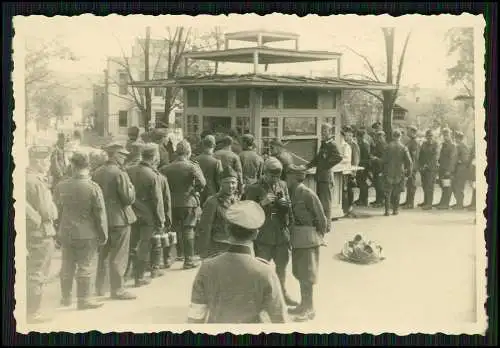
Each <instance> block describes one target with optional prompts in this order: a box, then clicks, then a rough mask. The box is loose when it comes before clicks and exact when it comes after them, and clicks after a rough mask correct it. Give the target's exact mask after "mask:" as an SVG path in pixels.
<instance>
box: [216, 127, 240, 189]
mask: <svg viewBox="0 0 500 348" xmlns="http://www.w3.org/2000/svg"><path fill="white" fill-rule="evenodd" d="M232 145H233V138H231V137H230V136H229V135H226V136H225V137H224V138H222V140H221V146H222V148H221V149H220V150H217V151H215V153H214V156H215V158H217V159H218V160H220V161H221V163H222V167H227V166H229V167H231V168H233V170H234V171H235V172H236V173H238V191H239V192H240V193H241V192H242V188H243V168H242V167H241V160H240V157H239V156H238V155H237V154H235V153H234V152H233V150H232V149H231V146H232Z"/></svg>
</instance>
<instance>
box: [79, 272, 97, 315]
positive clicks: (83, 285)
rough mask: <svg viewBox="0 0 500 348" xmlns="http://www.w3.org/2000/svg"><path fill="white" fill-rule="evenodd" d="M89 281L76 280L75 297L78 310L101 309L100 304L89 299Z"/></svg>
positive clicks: (83, 279) (85, 279) (84, 279)
mask: <svg viewBox="0 0 500 348" xmlns="http://www.w3.org/2000/svg"><path fill="white" fill-rule="evenodd" d="M90 286H91V279H90V278H86V277H85V278H84V277H80V278H77V279H76V295H77V298H78V309H79V310H86V309H96V308H100V307H102V305H103V304H102V303H96V302H93V301H92V300H91V299H90Z"/></svg>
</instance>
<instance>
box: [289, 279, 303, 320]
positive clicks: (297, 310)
mask: <svg viewBox="0 0 500 348" xmlns="http://www.w3.org/2000/svg"><path fill="white" fill-rule="evenodd" d="M299 285H300V304H299V305H298V306H297V307H294V308H290V309H288V313H289V314H292V315H294V314H300V313H302V311H303V309H304V307H305V305H306V304H307V298H306V297H307V293H306V292H307V288H306V286H307V285H306V284H305V283H304V282H300V283H299Z"/></svg>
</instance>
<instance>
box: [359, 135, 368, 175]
mask: <svg viewBox="0 0 500 348" xmlns="http://www.w3.org/2000/svg"><path fill="white" fill-rule="evenodd" d="M358 147H359V165H360V166H361V167H363V168H365V170H367V169H368V167H369V164H370V143H368V141H367V140H365V139H364V138H362V139H358Z"/></svg>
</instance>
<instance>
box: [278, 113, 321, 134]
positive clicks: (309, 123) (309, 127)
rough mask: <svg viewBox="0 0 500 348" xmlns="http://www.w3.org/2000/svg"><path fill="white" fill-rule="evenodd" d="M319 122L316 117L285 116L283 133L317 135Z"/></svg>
mask: <svg viewBox="0 0 500 348" xmlns="http://www.w3.org/2000/svg"><path fill="white" fill-rule="evenodd" d="M317 124H318V120H317V118H316V117H285V118H283V135H284V136H289V135H301V136H303V135H311V136H315V135H316V133H317V130H316V126H317Z"/></svg>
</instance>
